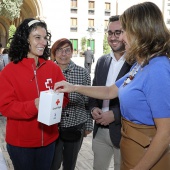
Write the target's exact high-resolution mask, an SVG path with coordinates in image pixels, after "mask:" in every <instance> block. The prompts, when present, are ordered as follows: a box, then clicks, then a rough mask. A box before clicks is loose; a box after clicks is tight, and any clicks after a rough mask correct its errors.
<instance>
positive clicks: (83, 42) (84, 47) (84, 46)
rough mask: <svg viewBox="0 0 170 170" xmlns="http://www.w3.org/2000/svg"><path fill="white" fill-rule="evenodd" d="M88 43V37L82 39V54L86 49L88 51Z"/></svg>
mask: <svg viewBox="0 0 170 170" xmlns="http://www.w3.org/2000/svg"><path fill="white" fill-rule="evenodd" d="M86 42H87V39H86V37H82V39H81V50H82V52H84V51H85V49H86Z"/></svg>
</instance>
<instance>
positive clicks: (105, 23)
mask: <svg viewBox="0 0 170 170" xmlns="http://www.w3.org/2000/svg"><path fill="white" fill-rule="evenodd" d="M108 24H109V21H108V20H105V21H104V32H106V31H107V26H108Z"/></svg>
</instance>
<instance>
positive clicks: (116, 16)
mask: <svg viewBox="0 0 170 170" xmlns="http://www.w3.org/2000/svg"><path fill="white" fill-rule="evenodd" d="M119 16H120V15H114V16H111V17H110V18H109V23H110V22H114V21H119Z"/></svg>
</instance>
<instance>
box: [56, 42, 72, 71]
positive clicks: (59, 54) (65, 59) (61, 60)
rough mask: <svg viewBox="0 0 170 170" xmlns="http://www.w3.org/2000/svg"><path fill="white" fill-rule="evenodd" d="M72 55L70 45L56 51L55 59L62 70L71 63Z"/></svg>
mask: <svg viewBox="0 0 170 170" xmlns="http://www.w3.org/2000/svg"><path fill="white" fill-rule="evenodd" d="M72 54H73V51H72V49H71V47H70V45H69V44H68V43H66V44H64V45H63V46H61V47H60V48H58V49H56V52H55V59H56V62H57V64H58V65H59V66H60V68H61V69H62V70H64V69H65V68H67V66H68V64H69V63H70V60H71V57H72Z"/></svg>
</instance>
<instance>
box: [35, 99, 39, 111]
mask: <svg viewBox="0 0 170 170" xmlns="http://www.w3.org/2000/svg"><path fill="white" fill-rule="evenodd" d="M34 103H35V107H36V108H37V109H38V108H39V98H36V99H35V100H34Z"/></svg>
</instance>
